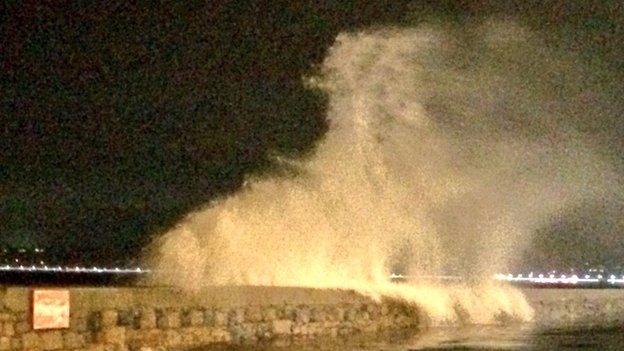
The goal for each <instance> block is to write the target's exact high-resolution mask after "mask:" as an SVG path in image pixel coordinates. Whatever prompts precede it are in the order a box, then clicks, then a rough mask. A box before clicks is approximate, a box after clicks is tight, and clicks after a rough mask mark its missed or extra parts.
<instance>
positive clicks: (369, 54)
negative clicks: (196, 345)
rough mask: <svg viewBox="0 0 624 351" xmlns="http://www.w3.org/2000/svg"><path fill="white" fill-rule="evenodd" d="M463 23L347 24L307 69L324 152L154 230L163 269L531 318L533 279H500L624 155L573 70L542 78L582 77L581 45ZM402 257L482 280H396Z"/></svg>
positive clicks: (508, 26) (495, 25)
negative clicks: (594, 147)
mask: <svg viewBox="0 0 624 351" xmlns="http://www.w3.org/2000/svg"><path fill="white" fill-rule="evenodd" d="M460 32H462V31H460V30H457V29H448V28H446V29H444V28H443V29H440V28H420V29H384V30H378V31H374V32H362V33H351V34H341V35H339V36H338V38H337V40H336V42H335V44H334V46H333V47H332V49H331V50H330V52H329V54H328V56H327V58H326V60H325V62H324V64H323V68H322V73H321V74H320V75H319V76H317V77H314V78H312V79H310V80H309V81H310V85H311V86H312V87H311V89H317V88H320V89H323V90H325V91H326V92H327V93H328V94H329V97H330V105H329V109H328V120H329V122H330V130H329V132H328V133H327V135H326V137H325V138H324V140H322V142H321V143H320V144H319V145H318V149H317V151H316V154H315V155H314V157H312V159H310V160H304V161H297V160H287V161H284V162H289V163H290V166H294V167H297V168H298V169H299V170H300V172H299V174H298V175H297V176H294V177H276V178H272V179H250V181H249V182H248V185H246V186H245V187H244V188H243V189H241V190H240V191H239V192H238V193H236V194H235V195H233V196H230V197H228V198H225V199H222V200H220V201H217V202H216V203H214V204H212V205H210V206H208V207H207V208H205V209H203V210H201V211H198V212H196V213H192V214H190V215H188V217H187V218H186V219H185V220H184V221H183V222H181V223H180V224H179V225H178V226H176V227H175V228H173V229H171V230H170V231H169V232H168V233H166V234H165V235H163V236H162V237H161V238H159V239H158V240H157V241H156V242H155V243H154V246H155V247H156V248H157V250H156V251H157V252H156V255H155V256H154V257H153V259H154V262H155V268H156V271H159V272H161V274H160V276H157V279H158V280H159V281H160V282H164V283H168V284H174V285H177V286H181V287H183V288H186V289H189V290H197V289H201V288H202V287H203V286H208V285H227V284H250V285H275V286H304V287H318V288H346V289H356V290H358V291H361V292H363V293H365V294H367V295H370V296H372V297H376V298H379V297H381V296H389V297H395V298H401V299H405V300H408V301H411V302H414V303H416V304H418V305H419V306H420V307H421V309H422V311H424V313H425V314H426V315H427V317H428V318H430V319H431V320H433V321H451V322H452V321H456V320H459V319H460V316H459V315H460V314H462V313H463V314H464V315H467V316H468V319H469V320H470V321H473V322H477V323H491V322H492V321H494V320H495V318H496V317H497V315H499V314H500V313H506V314H508V315H512V316H516V317H517V318H520V319H525V320H526V319H530V318H531V314H532V311H531V308H530V307H529V305H528V304H527V303H526V302H525V301H524V298H523V296H522V294H521V293H519V292H517V291H515V290H513V289H511V288H507V287H501V286H494V285H491V284H489V283H487V279H489V278H490V276H491V274H493V273H495V272H496V271H500V270H504V269H505V268H507V267H508V266H509V265H510V264H511V263H512V261H513V260H514V255H517V254H518V253H519V252H520V250H521V249H522V248H523V247H525V245H526V243H527V242H529V241H530V237H531V232H532V231H534V230H535V229H536V228H537V227H539V226H540V225H543V224H544V223H545V222H547V221H548V219H549V218H550V217H551V216H552V215H553V214H555V213H558V212H560V211H562V210H563V209H564V208H566V206H570V205H572V204H574V203H576V202H578V201H580V200H581V199H584V198H587V197H591V196H596V195H597V194H600V193H601V192H603V191H604V189H606V188H607V187H608V183H609V182H610V172H611V171H610V168H609V166H608V164H607V162H605V161H604V160H602V159H601V158H600V157H598V156H597V155H596V153H593V152H591V151H589V150H591V148H590V147H589V145H588V144H587V143H586V142H585V141H584V137H583V136H582V135H580V134H579V133H577V132H575V129H574V122H572V121H570V120H569V119H568V117H567V115H566V111H570V110H571V109H573V108H574V103H573V102H570V101H572V100H571V99H568V98H566V97H565V95H566V94H571V92H570V91H572V90H573V87H574V85H575V84H576V81H575V80H574V78H562V79H559V80H556V82H555V80H552V79H551V80H549V79H546V78H544V77H545V76H547V74H554V75H557V74H560V73H561V74H563V73H565V77H575V75H574V74H573V73H575V72H576V73H578V70H576V68H575V67H574V65H573V64H572V62H573V60H570V59H567V58H566V57H565V56H564V55H561V54H556V53H555V52H553V51H548V49H547V48H545V47H544V46H543V45H541V43H540V42H539V39H537V38H536V36H535V35H533V34H531V33H530V32H529V31H527V30H525V29H524V28H521V27H518V26H516V25H514V24H513V23H506V22H489V23H486V24H480V25H475V26H473V27H472V28H470V29H469V30H464V31H463V33H464V34H462V33H460ZM576 76H578V75H576ZM562 77H563V76H562ZM555 85H556V86H555ZM562 94H563V95H564V97H563V98H562V97H561V95H562ZM167 272H169V273H167ZM171 272H174V273H171ZM391 272H401V273H404V274H406V275H408V276H412V277H418V276H422V275H428V276H430V275H441V274H458V275H462V276H465V277H470V278H471V279H473V280H475V281H476V282H475V283H474V284H460V285H454V286H444V285H439V284H432V283H422V282H419V281H418V279H417V278H415V279H414V281H412V282H411V283H410V284H391V283H389V282H388V277H389V275H390V273H391ZM475 277H476V278H475ZM480 277H484V278H480ZM459 311H461V313H460V312H459Z"/></svg>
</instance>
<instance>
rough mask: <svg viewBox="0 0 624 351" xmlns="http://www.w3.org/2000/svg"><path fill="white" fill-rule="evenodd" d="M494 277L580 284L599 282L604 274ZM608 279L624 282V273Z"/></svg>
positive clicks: (495, 277)
mask: <svg viewBox="0 0 624 351" xmlns="http://www.w3.org/2000/svg"><path fill="white" fill-rule="evenodd" d="M494 279H496V280H502V281H508V282H529V283H540V284H578V283H598V282H601V281H603V280H604V277H603V275H602V274H598V275H597V276H595V277H592V276H590V275H589V274H585V275H584V276H582V277H579V276H578V275H576V274H573V275H571V276H566V275H565V274H562V275H560V276H559V277H557V276H555V275H554V274H552V273H551V274H548V275H544V274H538V275H537V276H534V275H533V273H530V274H529V275H528V276H526V277H525V276H524V275H522V274H518V275H516V276H514V275H513V274H496V275H494ZM606 281H607V282H608V283H610V284H624V275H623V276H622V277H621V279H618V278H617V277H616V276H615V275H614V274H612V275H610V276H609V278H608V279H606Z"/></svg>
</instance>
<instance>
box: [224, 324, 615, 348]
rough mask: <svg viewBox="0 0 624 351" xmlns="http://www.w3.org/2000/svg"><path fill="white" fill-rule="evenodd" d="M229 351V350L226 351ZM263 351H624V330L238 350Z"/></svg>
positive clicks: (479, 333) (434, 334) (472, 334)
mask: <svg viewBox="0 0 624 351" xmlns="http://www.w3.org/2000/svg"><path fill="white" fill-rule="evenodd" d="M227 349H228V350H232V348H231V346H230V347H228V348H227ZM234 350H266V351H313V350H324V351H373V350H375V351H416V350H567V351H570V350H606V351H609V350H624V329H613V328H612V329H583V330H570V329H567V330H556V329H555V330H541V331H538V330H534V329H533V328H532V327H531V326H529V325H515V326H467V327H459V328H438V329H429V330H426V331H414V332H409V331H404V332H402V333H396V334H389V335H386V336H382V337H376V338H375V339H362V338H359V337H357V336H346V337H342V338H339V339H327V340H310V341H298V342H296V343H288V342H282V343H278V344H276V343H272V344H267V345H258V344H255V345H253V346H251V345H250V346H244V345H243V346H238V347H236V348H234Z"/></svg>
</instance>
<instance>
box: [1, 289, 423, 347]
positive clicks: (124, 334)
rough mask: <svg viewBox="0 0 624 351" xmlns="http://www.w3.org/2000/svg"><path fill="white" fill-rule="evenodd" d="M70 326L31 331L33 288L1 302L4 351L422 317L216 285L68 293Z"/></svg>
mask: <svg viewBox="0 0 624 351" xmlns="http://www.w3.org/2000/svg"><path fill="white" fill-rule="evenodd" d="M69 290H70V326H69V328H66V329H59V330H33V328H32V320H31V314H32V307H31V304H32V301H31V290H30V289H29V288H25V287H9V288H5V289H3V290H2V292H1V294H0V299H1V301H2V305H3V307H2V310H1V312H0V350H102V351H103V350H139V349H141V348H144V347H150V348H155V347H165V348H167V349H185V348H193V347H199V346H207V345H211V344H213V345H217V344H219V343H221V344H236V343H254V342H262V341H270V340H280V339H285V340H286V339H289V340H293V339H306V338H311V337H317V336H338V335H356V334H372V333H376V332H382V331H384V330H396V329H406V328H411V329H414V328H416V327H417V326H418V321H419V316H418V311H417V309H416V308H415V307H414V306H410V305H408V304H404V303H400V302H397V301H385V302H382V303H375V302H374V301H372V300H370V299H368V298H366V297H363V296H361V295H359V294H356V293H355V292H351V291H340V290H316V289H303V288H270V287H227V288H226V287H215V288H212V289H208V290H206V291H205V292H203V293H202V294H198V295H197V296H188V295H185V294H183V293H182V292H180V291H175V290H172V289H168V288H84V287H80V288H70V289H69Z"/></svg>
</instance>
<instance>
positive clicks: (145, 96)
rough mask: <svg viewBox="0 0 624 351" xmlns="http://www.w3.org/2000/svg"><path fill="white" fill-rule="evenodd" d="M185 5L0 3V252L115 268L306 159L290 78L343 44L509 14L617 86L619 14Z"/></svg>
mask: <svg viewBox="0 0 624 351" xmlns="http://www.w3.org/2000/svg"><path fill="white" fill-rule="evenodd" d="M189 3H190V2H189ZM189 3H187V2H182V1H181V2H178V4H177V5H171V4H163V5H161V4H159V3H157V2H151V3H150V4H149V5H147V4H145V5H144V6H134V5H129V4H128V2H127V1H106V2H90V1H84V2H83V1H3V2H2V4H0V69H1V71H0V122H1V124H0V127H1V128H0V133H1V134H0V245H3V246H14V247H35V246H42V247H46V248H48V251H49V252H50V253H52V254H54V255H56V256H58V257H59V258H60V259H63V260H65V261H80V260H83V261H88V262H102V263H108V262H111V261H114V260H125V259H128V258H130V257H135V256H137V255H138V254H139V253H140V251H141V248H142V247H144V246H145V245H146V243H148V242H149V241H150V239H152V238H153V236H154V235H157V234H158V233H159V232H162V231H163V230H165V229H166V228H167V227H168V226H170V225H171V224H172V223H174V222H175V221H177V220H179V219H180V218H181V216H183V215H184V214H185V213H188V212H189V211H191V210H192V209H195V208H197V207H198V206H201V205H202V204H205V203H206V202H207V201H209V200H210V199H213V198H215V197H216V196H219V195H221V194H226V193H228V192H231V191H234V190H236V189H237V188H238V187H239V185H240V184H241V182H242V179H243V177H244V175H246V174H249V173H262V172H276V171H278V170H277V169H276V167H275V166H274V165H272V164H271V162H270V161H269V157H268V156H269V155H272V154H288V155H295V156H301V157H304V156H305V155H307V154H310V153H311V152H313V150H314V145H315V144H316V142H317V141H318V140H320V138H322V135H323V134H324V132H325V131H326V130H327V128H328V126H327V122H326V121H325V107H326V96H324V95H323V94H321V93H319V92H316V91H313V90H310V89H306V87H304V86H303V82H302V76H303V75H306V74H311V73H313V72H314V69H315V67H317V65H318V64H319V63H320V62H321V60H322V59H323V57H324V55H325V53H326V50H327V49H328V48H329V47H330V46H331V44H332V42H333V40H334V38H335V37H336V35H337V34H338V33H339V32H341V31H346V30H355V29H358V28H366V27H369V26H371V25H388V24H392V25H407V24H414V23H415V22H416V23H417V22H418V21H428V20H442V21H449V22H453V23H461V22H462V21H466V20H472V19H478V18H485V17H487V16H490V15H496V16H511V17H515V18H519V19H520V21H521V22H522V23H523V24H526V25H528V26H530V27H531V28H533V29H535V30H538V31H547V32H549V33H551V34H552V35H551V36H550V37H551V38H554V39H553V40H554V41H555V42H559V41H560V42H561V43H564V44H562V45H568V46H569V47H570V48H572V49H574V50H578V51H579V52H581V53H582V54H583V55H585V56H586V57H587V60H590V61H591V60H600V61H601V62H604V63H605V64H606V65H607V66H608V67H609V71H608V74H606V75H607V76H608V79H619V78H621V77H622V76H623V73H622V72H624V52H623V49H622V46H621V45H620V44H619V42H620V40H622V39H623V38H622V37H623V36H624V35H623V32H624V31H623V29H622V24H621V23H622V22H621V19H622V18H621V17H622V14H623V13H624V12H623V11H622V6H617V2H613V3H611V2H598V1H596V2H585V1H563V0H562V1H550V2H537V1H529V2H525V1H523V2H518V3H515V2H500V1H492V2H488V1H456V2H444V1H429V2H425V1H420V2H407V1H393V0H387V1H325V2H323V1H299V2H297V1H283V2H277V1H261V2H246V1H240V2H236V1H206V2H203V3H194V2H193V3H192V4H189ZM250 3H252V4H250ZM611 132H613V133H615V134H613V135H612V136H611V140H612V142H613V143H614V144H613V145H614V147H615V148H616V149H618V148H619V149H618V150H624V146H623V145H622V142H621V141H618V138H617V137H618V136H619V135H621V134H620V133H621V130H615V131H613V130H612V131H611ZM618 142H619V143H620V144H619V146H618V145H617V143H618ZM622 154H624V153H620V155H622ZM562 226H563V227H565V226H564V225H563V224H562Z"/></svg>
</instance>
